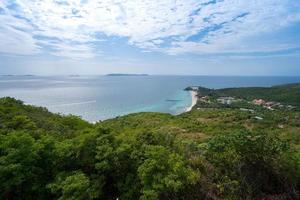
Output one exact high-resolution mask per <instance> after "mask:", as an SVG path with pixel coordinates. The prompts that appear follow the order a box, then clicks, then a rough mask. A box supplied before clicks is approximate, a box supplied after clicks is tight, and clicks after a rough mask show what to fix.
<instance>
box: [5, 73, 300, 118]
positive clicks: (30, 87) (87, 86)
mask: <svg viewBox="0 0 300 200" xmlns="http://www.w3.org/2000/svg"><path fill="white" fill-rule="evenodd" d="M287 83H300V77H250V76H244V77H242V76H162V75H160V76H158V75H157V76H154V75H153V76H152V75H151V76H31V75H27V76H0V97H5V96H10V97H14V98H16V99H19V100H22V101H23V102H24V103H25V104H31V105H36V106H42V107H46V108H47V109H48V110H49V111H51V112H55V113H61V114H64V115H68V114H72V115H77V116H80V117H82V118H83V119H85V120H88V121H90V122H96V121H99V120H106V119H110V118H114V117H117V116H122V115H126V114H130V113H136V112H162V113H170V114H173V115H177V114H180V113H183V112H185V111H186V109H187V108H188V107H189V106H190V105H191V101H192V98H191V95H190V93H189V92H187V91H184V89H185V88H186V87H188V86H203V87H208V88H214V89H218V88H228V87H250V86H264V87H268V86H274V85H280V84H287Z"/></svg>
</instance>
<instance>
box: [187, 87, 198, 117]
mask: <svg viewBox="0 0 300 200" xmlns="http://www.w3.org/2000/svg"><path fill="white" fill-rule="evenodd" d="M189 92H190V94H191V96H192V103H191V105H190V106H189V107H188V108H187V109H186V111H185V112H189V111H191V110H192V108H193V107H194V106H195V105H196V104H197V100H198V97H197V92H195V91H189Z"/></svg>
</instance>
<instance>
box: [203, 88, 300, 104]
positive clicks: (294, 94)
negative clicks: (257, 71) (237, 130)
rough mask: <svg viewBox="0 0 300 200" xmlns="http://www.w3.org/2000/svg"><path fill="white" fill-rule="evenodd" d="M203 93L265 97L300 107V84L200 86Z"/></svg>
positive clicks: (237, 96)
mask: <svg viewBox="0 0 300 200" xmlns="http://www.w3.org/2000/svg"><path fill="white" fill-rule="evenodd" d="M200 93H201V94H202V95H211V96H216V97H221V96H233V97H236V98H243V99H245V100H253V99H258V98H259V99H264V100H266V101H277V102H281V103H284V104H286V105H288V104H290V105H293V106H296V107H298V108H299V107H300V84H298V83H296V84H287V85H278V86H273V87H245V88H225V89H217V90H214V89H208V88H202V87H200Z"/></svg>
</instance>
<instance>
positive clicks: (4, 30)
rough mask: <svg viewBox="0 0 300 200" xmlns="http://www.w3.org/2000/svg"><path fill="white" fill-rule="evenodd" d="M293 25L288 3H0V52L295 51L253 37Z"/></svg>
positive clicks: (80, 55) (299, 13) (293, 10)
mask: <svg viewBox="0 0 300 200" xmlns="http://www.w3.org/2000/svg"><path fill="white" fill-rule="evenodd" d="M296 22H300V2H298V1H293V0H248V1H244V0H136V1H134V0H114V1H113V0H93V1H92V0H84V1H83V0H82V1H78V0H68V1H66V0H47V1H45V0H4V1H1V2H0V52H2V53H10V54H21V55H30V54H38V53H44V52H46V53H50V54H52V55H55V56H60V57H70V58H75V59H85V58H92V57H95V56H97V55H99V53H101V51H103V49H102V47H101V43H100V44H99V41H102V40H103V38H102V36H104V37H105V38H109V37H110V36H117V37H122V38H128V44H129V45H133V46H136V47H138V48H141V49H142V50H141V51H158V52H163V53H167V54H170V55H178V54H183V53H197V54H207V53H214V54H217V53H236V52H268V51H278V50H284V49H291V48H297V47H299V46H297V44H293V43H287V42H280V41H276V42H273V43H264V45H263V47H262V43H261V42H262V41H261V40H257V41H256V42H253V39H252V40H251V38H255V37H259V36H260V35H264V34H268V33H272V32H274V31H279V30H281V29H283V28H285V27H287V26H289V25H291V24H294V23H296ZM95 44H97V45H95ZM299 45H300V44H299Z"/></svg>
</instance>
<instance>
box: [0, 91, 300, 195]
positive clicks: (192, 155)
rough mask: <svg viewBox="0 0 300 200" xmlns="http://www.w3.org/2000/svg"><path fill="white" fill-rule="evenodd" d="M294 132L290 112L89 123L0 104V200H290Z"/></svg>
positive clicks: (296, 177)
mask: <svg viewBox="0 0 300 200" xmlns="http://www.w3.org/2000/svg"><path fill="white" fill-rule="evenodd" d="M207 92H210V93H211V92H212V91H211V90H207ZM257 115H259V116H263V118H264V119H263V120H261V121H257V120H255V118H254V117H255V116H257ZM279 125H281V126H279ZM282 126H284V128H282ZM299 131H300V113H299V112H297V111H291V112H285V111H280V110H278V111H272V112H271V111H267V110H264V109H262V110H255V112H254V113H248V112H242V111H240V110H239V109H232V108H222V107H220V108H207V109H203V110H193V111H192V112H189V113H184V114H182V115H178V116H172V115H169V114H161V113H137V114H131V115H127V116H124V117H118V118H116V119H111V120H106V121H104V122H99V123H97V124H96V125H92V124H89V123H88V122H86V121H84V120H82V119H80V118H79V117H75V116H60V115H57V114H52V113H50V112H48V111H47V110H46V109H44V108H37V107H34V106H28V105H23V103H22V102H21V101H18V100H15V99H12V98H2V99H0V199H61V200H63V199H74V200H75V199H76V200H77V199H78V200H80V199H117V198H118V199H125V200H126V199H128V200H129V199H130V200H135V199H136V200H138V199H193V200H194V199H266V198H273V199H276V198H277V199H278V198H283V199H297V195H298V192H299V187H300V173H299V171H300V168H299V166H300V156H299V155H300V154H299V149H300V146H299V142H300V139H299Z"/></svg>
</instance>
